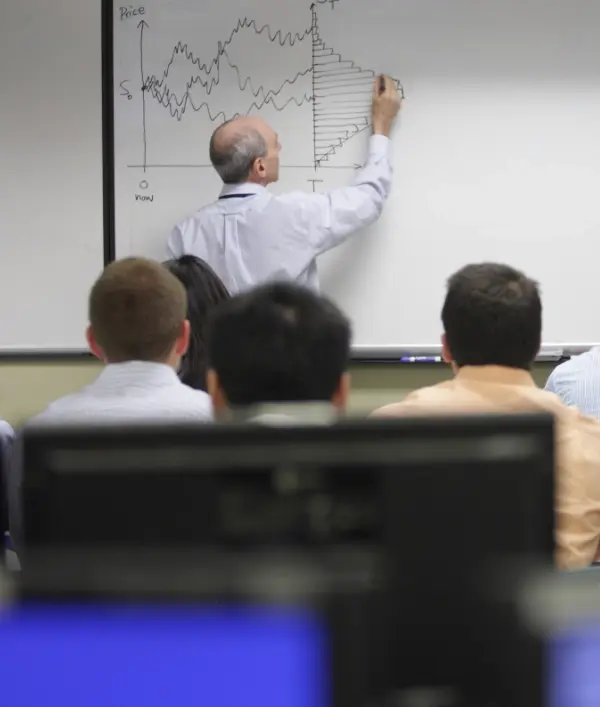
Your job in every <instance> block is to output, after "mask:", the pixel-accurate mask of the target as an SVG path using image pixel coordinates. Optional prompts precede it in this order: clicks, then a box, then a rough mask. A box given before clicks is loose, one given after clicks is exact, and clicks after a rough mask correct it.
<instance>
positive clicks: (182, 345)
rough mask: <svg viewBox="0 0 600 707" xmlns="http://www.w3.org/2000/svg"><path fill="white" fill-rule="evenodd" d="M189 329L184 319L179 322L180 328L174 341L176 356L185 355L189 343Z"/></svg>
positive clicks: (188, 324)
mask: <svg viewBox="0 0 600 707" xmlns="http://www.w3.org/2000/svg"><path fill="white" fill-rule="evenodd" d="M190 331H191V329H190V323H189V322H188V320H187V319H186V320H185V321H184V322H182V323H181V330H180V332H179V336H178V337H177V341H176V343H175V353H176V354H177V355H178V356H185V354H186V352H187V350H188V346H189V345H190Z"/></svg>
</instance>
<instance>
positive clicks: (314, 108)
mask: <svg viewBox="0 0 600 707" xmlns="http://www.w3.org/2000/svg"><path fill="white" fill-rule="evenodd" d="M310 9H311V11H312V23H311V26H310V29H311V35H312V47H311V52H312V114H313V121H312V123H313V126H312V133H313V166H314V168H315V170H316V169H317V105H316V104H317V98H316V95H315V90H316V87H315V64H316V62H315V38H316V35H317V6H316V5H315V3H313V4H312V5H311V6H310ZM313 187H314V185H313Z"/></svg>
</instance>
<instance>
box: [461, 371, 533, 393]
mask: <svg viewBox="0 0 600 707" xmlns="http://www.w3.org/2000/svg"><path fill="white" fill-rule="evenodd" d="M456 380H457V381H460V382H468V381H471V382H475V383H496V384H500V385H517V386H525V387H528V388H537V385H536V382H535V381H534V380H533V377H532V376H531V373H529V371H524V370H523V369H522V368H509V367H508V366H463V367H462V368H460V369H459V371H458V373H457V374H456Z"/></svg>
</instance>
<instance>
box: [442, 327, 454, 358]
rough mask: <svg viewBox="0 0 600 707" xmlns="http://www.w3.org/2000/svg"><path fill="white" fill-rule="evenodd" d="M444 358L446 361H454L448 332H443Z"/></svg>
mask: <svg viewBox="0 0 600 707" xmlns="http://www.w3.org/2000/svg"><path fill="white" fill-rule="evenodd" d="M442 360H443V361H444V363H452V352H451V351H450V348H449V347H448V338H447V336H446V334H442Z"/></svg>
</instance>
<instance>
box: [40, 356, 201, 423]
mask: <svg viewBox="0 0 600 707" xmlns="http://www.w3.org/2000/svg"><path fill="white" fill-rule="evenodd" d="M211 420H212V403H211V400H210V397H209V396H208V395H207V394H206V393H205V392H203V391H201V390H194V389H193V388H190V387H188V386H187V385H184V384H183V383H182V382H181V381H180V380H179V378H178V377H177V374H176V373H175V371H174V370H173V369H172V368H171V367H170V366H167V365H166V364H163V363H150V362H147V361H127V362H126V363H112V364H109V365H107V366H105V368H104V369H103V370H102V372H101V373H100V375H99V376H98V377H97V378H96V380H95V381H94V382H93V383H90V385H88V386H86V387H85V388H83V389H82V390H81V391H79V392H78V393H73V394H72V395H67V396H65V397H64V398H60V399H59V400H56V401H55V402H53V403H51V404H50V405H49V406H48V407H47V408H46V409H45V410H44V411H43V412H41V413H40V414H39V415H37V416H36V417H34V418H33V419H32V420H30V421H29V422H28V425H37V424H46V423H48V424H70V425H72V424H79V423H81V424H88V423H93V424H95V423H97V422H98V423H101V422H102V423H103V422H106V423H109V424H110V423H113V422H114V423H121V422H127V423H140V424H141V423H146V422H165V423H168V422H174V421H179V422H192V421H198V422H210V421H211Z"/></svg>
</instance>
